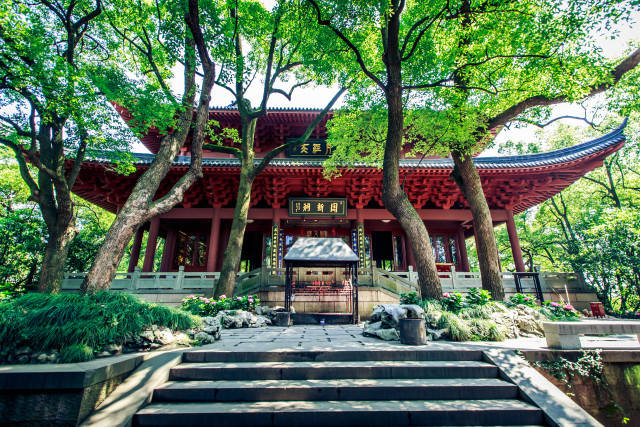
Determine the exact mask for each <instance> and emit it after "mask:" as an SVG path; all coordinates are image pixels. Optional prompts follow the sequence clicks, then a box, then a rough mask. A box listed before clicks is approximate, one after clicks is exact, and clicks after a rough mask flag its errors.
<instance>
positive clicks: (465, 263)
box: [458, 227, 469, 271]
mask: <svg viewBox="0 0 640 427" xmlns="http://www.w3.org/2000/svg"><path fill="white" fill-rule="evenodd" d="M458 255H459V256H460V267H461V268H462V271H469V256H468V255H467V243H466V239H465V238H464V229H463V228H462V227H460V228H459V229H458Z"/></svg>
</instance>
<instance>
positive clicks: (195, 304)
mask: <svg viewBox="0 0 640 427" xmlns="http://www.w3.org/2000/svg"><path fill="white" fill-rule="evenodd" d="M259 304H260V298H258V297H257V296H256V295H245V296H242V297H235V298H228V297H227V296H226V295H221V296H220V298H218V299H215V298H207V297H201V296H197V295H189V296H188V297H185V298H184V299H183V300H182V309H183V310H185V311H188V312H189V313H192V314H197V315H199V316H215V315H216V314H218V312H219V311H221V310H245V311H254V310H255V308H256V306H257V305H259Z"/></svg>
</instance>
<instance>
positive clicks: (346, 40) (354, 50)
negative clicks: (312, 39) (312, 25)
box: [307, 0, 387, 93]
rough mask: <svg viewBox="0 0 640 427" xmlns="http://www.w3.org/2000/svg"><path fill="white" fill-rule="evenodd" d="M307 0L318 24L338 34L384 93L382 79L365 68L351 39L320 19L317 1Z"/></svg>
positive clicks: (364, 70)
mask: <svg viewBox="0 0 640 427" xmlns="http://www.w3.org/2000/svg"><path fill="white" fill-rule="evenodd" d="M307 1H308V2H309V3H311V5H312V6H313V8H314V9H315V11H316V15H317V21H318V25H322V26H324V27H327V28H329V29H330V30H331V31H333V33H334V34H335V35H336V36H338V38H340V40H342V41H343V42H344V43H345V44H346V45H347V46H348V47H349V49H350V50H351V51H352V52H353V53H354V55H355V56H356V61H357V62H358V65H360V69H362V72H363V73H364V74H366V76H367V77H369V78H370V79H371V80H373V82H374V83H375V84H376V85H378V87H380V89H382V90H383V91H384V92H385V93H386V92H387V87H386V86H385V84H384V83H383V82H382V80H380V79H379V78H378V77H377V76H376V75H375V74H373V73H372V72H371V71H369V69H368V68H367V65H366V64H365V63H364V59H363V58H362V54H361V53H360V50H359V49H358V48H357V47H356V46H355V45H354V44H353V42H351V40H349V38H348V37H347V36H345V35H344V33H343V32H342V31H340V30H339V29H337V28H336V27H334V26H333V25H331V21H330V20H328V19H322V12H321V11H320V6H318V3H316V1H315V0H307Z"/></svg>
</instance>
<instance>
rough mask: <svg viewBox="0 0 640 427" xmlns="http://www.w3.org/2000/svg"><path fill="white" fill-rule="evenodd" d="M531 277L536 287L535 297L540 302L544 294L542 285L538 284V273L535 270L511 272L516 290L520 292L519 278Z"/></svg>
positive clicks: (542, 300)
mask: <svg viewBox="0 0 640 427" xmlns="http://www.w3.org/2000/svg"><path fill="white" fill-rule="evenodd" d="M526 277H531V278H532V279H533V284H534V286H535V287H536V297H537V298H538V300H539V301H540V302H541V303H542V302H544V295H543V294H542V285H541V284H540V273H538V272H537V271H525V272H517V273H513V279H514V280H515V282H516V292H518V293H522V283H521V282H520V279H522V278H526Z"/></svg>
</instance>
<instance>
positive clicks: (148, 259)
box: [142, 216, 160, 272]
mask: <svg viewBox="0 0 640 427" xmlns="http://www.w3.org/2000/svg"><path fill="white" fill-rule="evenodd" d="M158 231H160V218H158V217H157V216H156V217H154V218H153V219H152V220H151V226H150V227H149V238H148V239H147V250H146V251H145V252H144V264H142V271H145V272H150V271H153V261H154V259H155V256H156V245H157V243H158Z"/></svg>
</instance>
